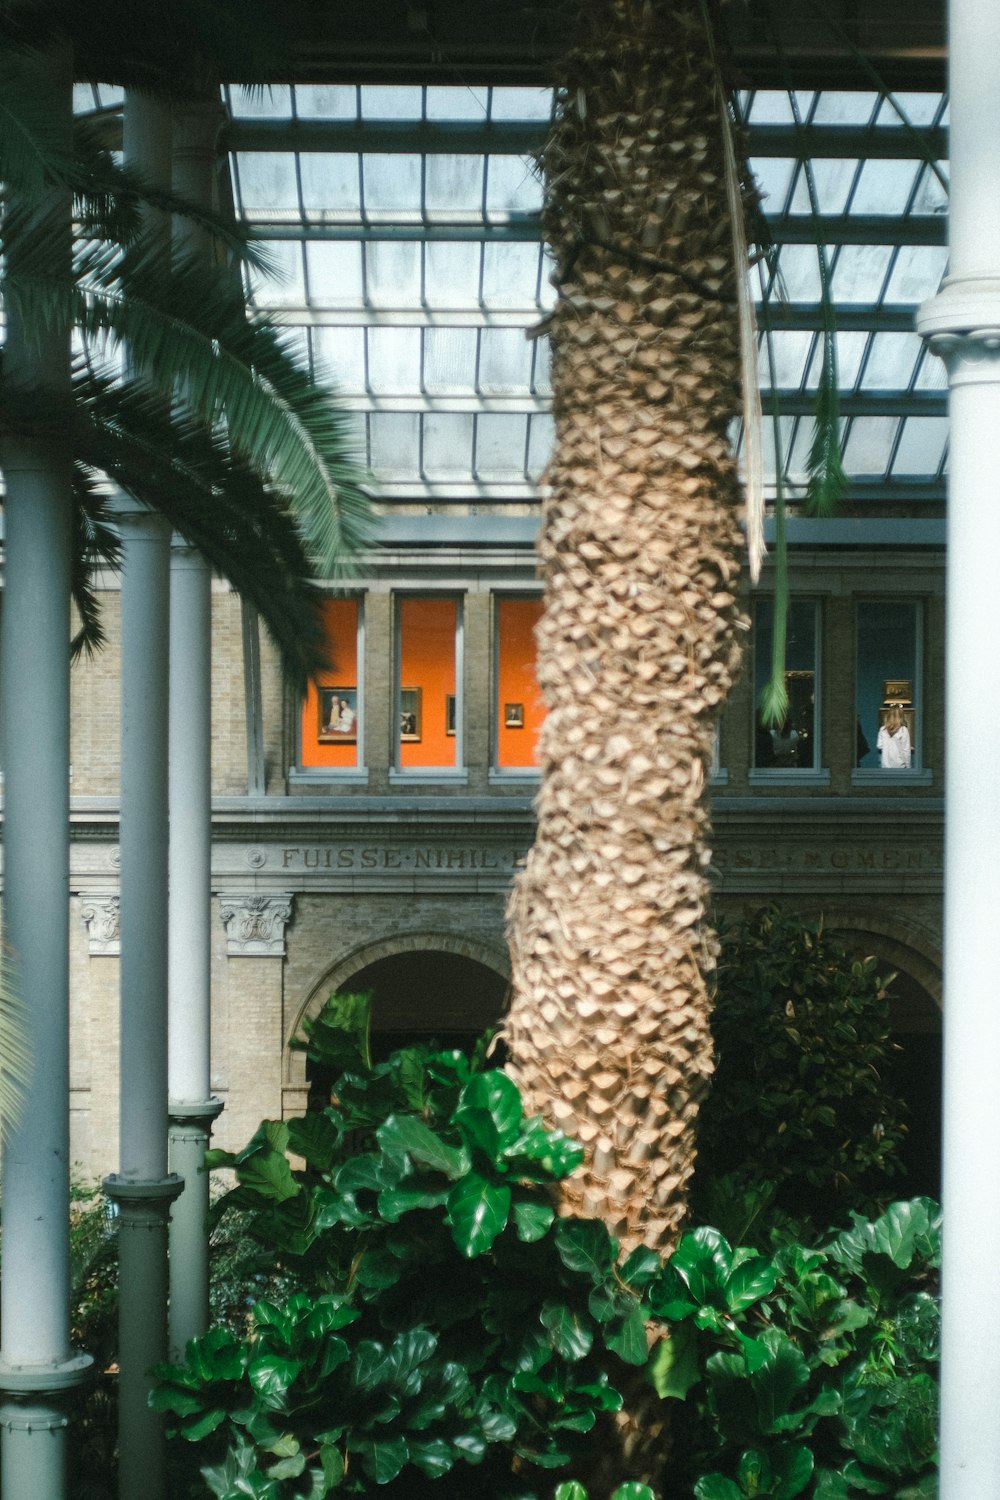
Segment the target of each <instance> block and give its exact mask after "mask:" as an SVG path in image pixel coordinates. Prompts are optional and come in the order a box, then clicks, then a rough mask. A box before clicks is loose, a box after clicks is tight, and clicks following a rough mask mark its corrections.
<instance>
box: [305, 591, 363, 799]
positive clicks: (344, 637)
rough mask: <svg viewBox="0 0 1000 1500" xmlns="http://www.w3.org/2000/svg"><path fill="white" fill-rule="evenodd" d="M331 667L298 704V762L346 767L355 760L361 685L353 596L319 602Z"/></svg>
mask: <svg viewBox="0 0 1000 1500" xmlns="http://www.w3.org/2000/svg"><path fill="white" fill-rule="evenodd" d="M323 617H324V620H325V622H326V632H327V641H328V642H329V647H330V658H331V660H332V662H333V666H332V668H331V669H330V671H328V672H324V673H323V674H322V675H321V676H320V677H319V678H318V680H317V681H316V682H310V684H309V687H308V689H307V692H306V698H305V702H304V703H303V705H302V722H301V733H302V765H303V766H305V767H321V768H326V769H329V770H337V769H340V770H345V769H348V768H352V767H355V766H357V765H359V764H360V762H359V759H358V751H359V741H360V723H361V684H360V681H359V678H358V600H357V599H328V600H327V601H326V603H325V604H324V605H323Z"/></svg>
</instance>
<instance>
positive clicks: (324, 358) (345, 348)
mask: <svg viewBox="0 0 1000 1500" xmlns="http://www.w3.org/2000/svg"><path fill="white" fill-rule="evenodd" d="M313 351H314V353H315V357H316V361H317V365H318V366H319V367H320V369H321V371H322V373H323V374H324V375H325V377H326V378H327V379H328V380H332V381H333V383H334V385H337V386H339V387H340V389H341V390H342V391H344V392H346V393H350V394H351V395H354V396H360V395H361V394H362V392H363V391H364V389H365V330H364V329H363V328H314V329H313ZM317 373H319V371H317Z"/></svg>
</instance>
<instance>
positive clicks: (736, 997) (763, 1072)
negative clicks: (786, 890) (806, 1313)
mask: <svg viewBox="0 0 1000 1500" xmlns="http://www.w3.org/2000/svg"><path fill="white" fill-rule="evenodd" d="M721 938H722V951H721V956H720V960H719V967H718V977H717V981H716V990H717V993H716V998H715V1009H714V1012H713V1017H712V1032H713V1036H714V1039H715V1051H716V1071H715V1076H714V1078H713V1080H712V1087H711V1091H710V1093H709V1096H708V1098H707V1100H706V1101H705V1103H704V1104H703V1106H702V1110H701V1115H700V1120H699V1146H698V1164H697V1169H696V1181H695V1190H694V1195H693V1205H694V1210H695V1217H696V1218H702V1217H707V1218H710V1219H711V1221H712V1222H717V1221H718V1218H719V1214H720V1211H721V1208H722V1201H723V1197H724V1194H723V1193H720V1191H719V1184H720V1181H721V1180H722V1179H726V1182H725V1184H724V1188H725V1193H727V1194H728V1195H729V1196H730V1197H731V1196H732V1194H733V1193H735V1194H736V1195H737V1197H738V1196H739V1195H740V1194H741V1193H743V1192H744V1191H746V1190H753V1189H756V1188H758V1187H759V1186H760V1185H761V1184H763V1183H773V1185H774V1187H773V1192H771V1194H770V1202H769V1205H768V1214H769V1216H770V1217H772V1218H773V1216H774V1214H775V1212H778V1213H784V1214H787V1215H791V1216H792V1217H793V1218H797V1219H805V1220H806V1221H808V1222H810V1223H812V1224H813V1225H815V1226H816V1227H817V1228H818V1229H819V1230H820V1231H822V1230H823V1229H825V1228H826V1227H827V1226H828V1225H829V1224H832V1223H836V1222H838V1221H842V1220H843V1218H844V1217H846V1215H847V1213H848V1212H850V1211H852V1210H860V1211H863V1212H868V1213H870V1212H877V1210H878V1208H879V1206H880V1205H884V1203H885V1202H886V1201H887V1197H888V1196H889V1183H890V1181H891V1179H892V1178H893V1177H894V1176H895V1175H897V1174H898V1173H900V1172H901V1171H902V1166H901V1162H900V1155H899V1151H900V1144H901V1141H902V1137H903V1131H904V1126H903V1123H902V1117H903V1113H904V1106H903V1104H902V1101H901V1100H900V1099H899V1098H898V1097H897V1096H896V1094H895V1092H894V1090H893V1087H892V1062H893V1044H892V1041H891V1039H890V1035H889V1006H888V987H889V984H890V983H891V977H890V976H885V975H881V974H880V973H879V972H878V967H877V965H876V963H875V960H874V959H871V958H867V959H854V958H851V957H850V956H849V955H848V954H847V953H846V952H845V950H844V948H843V947H842V945H841V944H840V943H838V942H837V941H836V940H835V939H834V938H832V937H831V936H830V935H829V934H828V933H826V932H825V931H824V930H823V928H822V926H818V925H813V924H810V923H806V922H802V921H801V920H800V919H799V918H798V917H792V916H786V915H784V914H783V913H782V912H780V911H779V910H778V909H777V908H776V907H774V906H772V907H770V908H768V909H767V910H766V911H763V912H760V913H759V914H758V915H756V916H755V917H753V918H751V919H749V920H747V921H745V922H741V923H739V924H738V925H734V926H731V927H729V928H726V929H724V930H723V932H722V934H721Z"/></svg>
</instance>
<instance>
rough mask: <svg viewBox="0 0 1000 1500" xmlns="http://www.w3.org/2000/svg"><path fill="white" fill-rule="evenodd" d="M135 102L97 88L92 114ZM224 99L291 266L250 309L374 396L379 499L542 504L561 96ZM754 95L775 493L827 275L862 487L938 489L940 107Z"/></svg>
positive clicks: (245, 165)
mask: <svg viewBox="0 0 1000 1500" xmlns="http://www.w3.org/2000/svg"><path fill="white" fill-rule="evenodd" d="M119 97H120V95H119V94H118V93H117V92H116V91H111V90H98V89H93V90H92V89H90V88H87V89H85V90H84V89H81V90H80V91H79V97H78V105H79V107H80V108H82V109H85V108H95V107H96V108H109V107H113V106H114V105H115V104H116V102H117V100H118V98H119ZM226 98H227V103H228V105H229V109H230V113H231V117H232V125H231V127H230V131H229V138H228V141H229V148H230V165H231V174H230V177H231V188H232V194H233V200H234V208H235V210H236V212H237V213H238V214H239V215H240V216H241V217H242V218H244V219H245V220H246V221H247V222H248V223H249V224H250V225H251V228H252V231H253V233H254V235H255V237H256V238H257V239H258V240H260V241H261V242H262V243H263V244H264V245H265V246H266V248H267V249H268V251H269V252H270V255H271V258H272V260H273V262H274V264H275V266H276V269H277V271H278V279H277V280H275V279H265V278H260V277H258V278H255V279H254V282H253V284H252V286H251V294H252V297H253V300H254V302H255V304H256V305H257V306H258V307H261V308H267V309H268V310H269V311H270V312H272V313H273V314H274V315H275V316H276V317H277V318H278V319H279V320H280V321H281V322H282V323H284V324H285V325H286V326H287V327H288V328H289V330H291V331H292V336H293V337H294V338H295V339H297V340H299V341H300V342H301V345H302V347H303V349H304V350H305V352H306V353H307V354H308V357H309V359H310V360H311V361H312V363H313V365H314V366H315V367H316V368H317V369H318V370H321V371H323V372H325V373H326V374H327V375H328V376H330V377H332V378H333V380H334V381H335V383H336V384H337V386H338V387H339V389H340V391H341V392H342V395H343V398H344V401H345V403H346V404H347V406H348V407H349V408H350V409H351V410H352V411H353V412H355V413H356V420H357V424H358V437H359V443H360V445H361V446H362V447H363V451H364V455H365V457H366V459H367V462H368V464H369V465H370V468H371V471H372V474H373V476H374V480H375V488H376V492H377V494H378V496H379V497H380V498H382V499H384V500H386V501H392V502H395V503H397V504H412V505H420V506H421V507H423V506H425V505H426V504H427V503H428V502H431V503H435V504H440V503H445V504H455V505H459V506H466V505H477V504H481V503H483V502H488V503H502V504H504V505H505V506H511V505H516V504H518V503H519V502H520V503H522V504H528V503H531V502H533V501H534V500H536V499H537V497H538V493H539V476H540V475H541V473H542V471H543V469H544V466H545V463H546V460H547V457H548V454H549V451H550V449H551V444H552V420H551V416H550V414H549V406H550V388H549V380H548V350H547V344H546V340H545V339H544V337H538V338H532V337H527V338H526V337H525V334H526V333H530V331H531V330H532V329H533V328H534V327H535V326H536V325H537V324H538V323H539V321H540V319H541V318H542V317H543V316H544V314H545V312H546V311H547V310H548V309H549V308H550V307H551V305H552V302H553V297H554V294H553V292H552V288H551V287H550V285H549V281H548V272H549V265H548V262H547V256H546V253H545V250H544V248H543V247H542V245H541V243H540V230H539V211H540V208H541V184H540V182H539V179H538V176H537V172H536V169H535V165H534V162H535V156H536V153H537V152H538V150H539V149H540V147H541V144H542V141H543V140H544V135H545V129H546V125H547V121H548V119H549V114H550V110H551V103H552V95H551V92H550V91H548V90H539V89H525V88H508V87H504V88H499V87H498V88H486V87H482V88H478V87H476V88H464V87H420V86H409V85H406V86H403V85H386V86H363V85H362V86H348V85H336V86H318V85H308V86H307V85H295V86H286V87H275V88H272V89H270V90H268V91H265V92H263V93H261V92H257V93H248V92H247V91H245V90H243V89H232V90H227V91H226ZM739 105H740V110H741V113H742V114H743V116H744V118H745V120H746V122H747V125H748V141H749V151H750V156H751V165H752V169H753V171H754V175H755V178H756V181H757V184H758V187H759V189H760V192H761V195H762V212H763V215H764V218H765V220H766V224H767V228H768V232H769V234H770V236H771V239H772V241H773V249H772V252H771V253H770V254H769V256H768V257H767V258H766V260H763V261H762V262H761V263H760V265H759V266H757V267H756V268H755V271H754V276H755V279H756V283H757V291H758V302H759V305H758V315H759V319H760V326H761V384H762V394H763V400H764V410H765V417H766V421H765V444H766V448H767V466H768V481H769V484H770V487H771V490H772V492H773V490H774V486H775V468H776V459H775V454H776V452H780V454H781V459H782V466H783V473H784V479H785V484H786V487H787V493H788V494H789V495H790V496H791V497H792V498H794V497H795V496H796V495H798V494H801V492H802V490H803V487H804V481H805V467H806V456H807V454H808V450H809V446H810V442H811V436H812V421H811V413H812V410H813V404H814V400H815V392H816V386H817V381H818V377H819V369H820V365H821V358H822V329H823V324H824V312H823V306H822V294H821V287H822V274H821V272H822V270H823V269H825V273H826V276H827V279H828V284H829V286H830V290H831V295H832V300H833V304H834V308H835V324H836V330H837V331H836V351H837V364H838V385H839V390H840V411H841V432H842V448H843V455H844V464H845V468H846V470H847V473H848V475H849V477H850V480H851V491H850V494H851V497H852V499H854V500H858V501H862V502H864V501H869V500H872V501H874V500H880V501H884V500H887V499H894V500H902V501H906V502H914V501H919V500H936V501H940V500H941V499H943V495H944V472H945V466H946V462H947V420H946V396H945V375H944V369H943V366H942V365H941V362H940V361H939V360H937V359H935V358H933V357H931V356H930V355H929V354H928V353H927V352H926V350H925V349H924V348H923V346H922V344H921V342H920V340H919V338H918V337H917V335H916V334H915V333H914V332H913V322H914V314H915V311H916V308H917V306H918V304H919V303H920V302H922V301H923V300H924V299H925V298H927V297H930V296H932V295H933V294H934V293H935V292H936V291H937V290H938V287H939V285H940V283H941V279H942V277H943V275H944V272H945V265H946V209H947V194H946V187H945V185H944V184H945V183H946V166H945V165H944V164H943V161H942V159H943V158H944V157H945V155H946V149H947V147H946V128H945V127H946V124H947V110H946V102H945V100H944V98H943V97H942V96H941V95H940V94H930V93H919V94H914V93H907V94H900V95H895V96H893V97H892V99H890V98H887V97H884V96H882V95H879V94H877V93H875V92H857V91H856V92H840V91H837V92H830V91H827V92H821V93H802V92H799V93H796V94H795V95H794V96H792V97H790V96H789V95H788V94H787V93H783V92H779V91H760V92H757V93H752V94H745V95H743V96H742V97H741V99H740V101H739ZM807 164H808V165H807ZM820 246H822V249H821V248H820ZM821 257H822V258H823V262H824V264H823V265H822V266H821ZM775 403H776V405H777V411H778V418H777V422H776V423H775V422H773V421H771V420H770V419H769V418H770V414H771V412H772V409H773V407H774V405H775ZM734 437H735V438H736V441H737V443H739V441H740V434H739V431H738V429H737V430H735V431H734Z"/></svg>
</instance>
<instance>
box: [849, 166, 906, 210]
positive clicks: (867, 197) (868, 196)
mask: <svg viewBox="0 0 1000 1500" xmlns="http://www.w3.org/2000/svg"><path fill="white" fill-rule="evenodd" d="M918 165H919V164H918V163H917V162H915V161H899V160H897V161H891V160H890V161H878V160H873V161H866V162H865V164H864V166H863V167H862V169H861V177H860V180H859V182H858V185H857V188H856V189H855V192H854V196H853V198H852V199H851V213H852V214H901V213H903V211H904V210H905V208H906V205H907V203H908V202H909V201H910V194H911V193H912V191H913V184H914V182H915V180H916V176H917V167H918Z"/></svg>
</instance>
